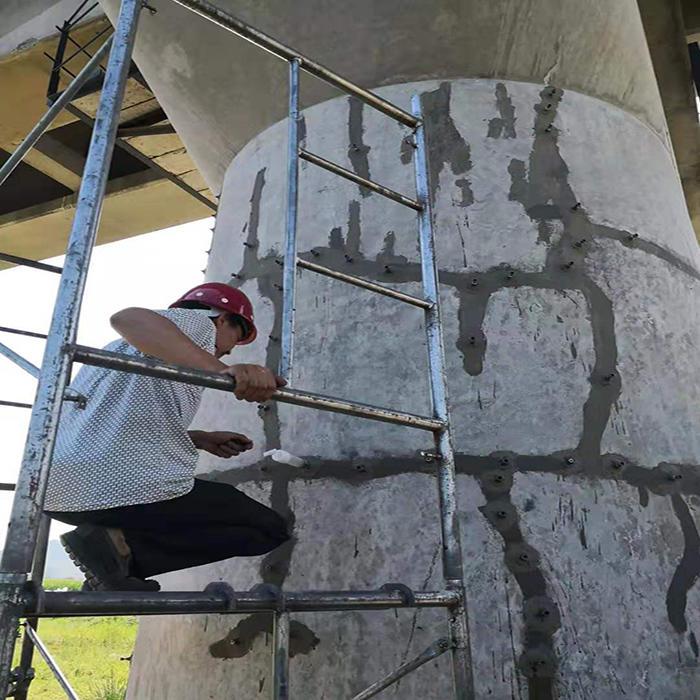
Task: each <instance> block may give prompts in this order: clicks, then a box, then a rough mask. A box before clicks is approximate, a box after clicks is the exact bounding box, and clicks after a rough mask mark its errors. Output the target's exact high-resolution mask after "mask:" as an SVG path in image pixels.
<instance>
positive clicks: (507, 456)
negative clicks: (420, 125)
mask: <svg viewBox="0 0 700 700" xmlns="http://www.w3.org/2000/svg"><path fill="white" fill-rule="evenodd" d="M116 4H117V3H116V2H111V1H110V2H106V3H105V5H106V8H107V10H108V12H112V11H113V10H114V7H115V6H116ZM155 4H156V6H157V9H158V14H157V15H155V16H153V17H144V21H143V23H142V30H141V35H140V38H139V41H140V43H139V44H138V45H137V49H136V59H137V62H138V64H139V67H140V68H141V70H142V71H143V73H144V75H145V76H146V79H147V80H148V81H149V84H150V85H151V87H152V88H153V89H154V91H155V92H156V94H157V95H158V98H159V100H160V102H161V104H162V105H163V106H164V108H165V109H166V111H167V112H168V115H169V117H170V118H171V120H172V122H173V123H174V124H175V125H176V127H177V128H178V132H179V133H180V134H181V136H182V137H183V139H184V141H185V142H186V144H187V147H188V150H189V152H190V153H191V154H192V155H193V157H194V158H195V159H196V160H197V163H198V166H199V167H200V168H201V169H202V170H203V171H204V172H205V173H207V174H208V178H209V180H210V185H211V186H212V187H213V188H215V190H216V191H221V199H220V209H219V214H218V217H217V223H216V230H215V234H214V240H213V245H212V250H211V256H210V262H209V267H208V270H207V278H208V279H215V280H222V281H231V282H232V283H234V284H236V285H240V286H241V288H242V289H243V290H244V291H245V292H246V293H248V294H249V295H250V296H251V297H252V298H253V300H254V303H255V304H256V309H257V316H258V318H259V320H260V328H261V333H260V340H259V342H258V344H257V346H252V347H250V348H245V349H244V350H242V351H241V352H240V353H238V352H237V353H236V354H237V358H236V361H261V360H264V361H265V362H267V363H268V364H269V366H275V364H276V363H277V361H278V359H279V342H278V338H279V324H280V320H281V293H280V290H279V288H278V286H277V285H279V284H280V279H281V274H280V272H281V271H280V267H279V266H278V265H277V262H276V261H277V260H278V259H279V258H281V253H282V237H283V231H284V210H285V206H284V202H285V172H286V160H285V159H286V124H285V122H284V121H283V120H282V121H279V120H280V119H282V117H283V110H284V103H285V99H284V92H283V85H284V77H285V75H286V72H285V71H284V70H283V69H284V66H278V67H277V69H276V70H277V72H274V70H275V69H272V68H269V65H268V63H266V61H267V60H268V59H267V58H265V57H262V58H260V59H256V60H259V63H251V62H250V61H251V60H252V59H248V57H250V56H252V55H253V54H251V53H249V51H251V47H248V46H242V45H241V43H240V42H238V41H237V40H236V39H234V38H232V37H230V36H226V35H225V34H223V33H221V32H220V30H216V29H215V28H213V27H209V26H208V25H206V24H204V23H203V22H200V21H199V20H196V19H193V18H192V17H191V16H190V15H188V14H186V13H185V11H184V10H182V8H178V7H175V6H173V5H172V4H171V3H166V2H158V3H155ZM221 4H222V6H226V7H227V8H229V9H231V11H232V12H235V13H237V14H240V16H241V17H243V18H244V19H246V20H247V21H250V22H251V23H253V24H256V25H257V26H260V27H261V28H263V29H265V30H267V31H269V32H270V33H272V34H274V35H276V36H278V37H280V38H282V39H284V40H285V41H286V42H288V43H289V44H292V45H297V46H298V47H299V48H300V49H301V50H303V51H304V52H305V53H307V54H309V55H311V56H313V57H315V58H317V59H318V60H320V61H322V62H324V63H326V64H328V65H330V66H332V67H334V68H335V69H337V70H339V71H341V72H344V73H346V74H348V76H349V77H351V78H354V79H356V80H358V81H359V82H361V83H362V84H364V85H366V86H368V87H374V86H379V87H378V92H379V93H380V94H381V95H382V96H383V97H386V98H387V99H390V100H392V101H394V102H395V103H396V104H398V105H399V106H401V107H403V108H408V105H409V101H410V97H411V95H412V94H414V93H418V94H420V95H421V96H422V103H423V107H424V110H425V113H426V129H427V134H428V139H429V145H430V166H431V178H432V192H431V195H432V198H433V204H434V208H435V220H436V235H437V239H438V256H439V265H440V279H441V286H442V303H443V318H444V323H445V342H446V349H447V360H448V365H449V378H450V395H451V411H452V420H453V423H454V426H455V441H456V444H455V448H456V451H457V455H458V456H457V466H458V472H459V476H458V480H459V491H460V493H459V496H460V516H461V524H462V528H463V543H464V553H465V575H466V578H467V590H468V596H469V605H470V611H471V634H472V652H473V656H474V675H475V678H476V690H477V697H478V698H479V699H482V698H483V699H485V698H497V699H499V700H500V699H503V700H506V699H507V698H522V699H524V698H531V699H535V698H537V699H538V700H542V699H545V700H546V699H548V698H567V699H583V698H596V700H599V699H600V700H603V699H605V700H607V699H608V698H611V699H612V698H622V697H630V698H635V699H637V698H638V699H640V700H641V699H646V698H649V699H651V698H660V697H664V698H674V699H682V700H691V698H695V697H696V696H697V687H698V682H699V680H700V678H699V675H698V655H699V652H698V641H697V635H698V634H700V613H699V612H698V598H697V595H698V594H697V590H696V589H695V588H694V587H693V584H694V583H695V581H696V579H697V577H698V575H700V535H699V534H698V529H697V517H698V516H697V513H696V511H697V509H698V507H700V501H698V496H699V495H700V476H699V474H698V463H699V462H700V436H699V434H698V431H697V426H698V418H700V415H699V412H700V409H699V408H698V407H699V406H700V379H699V378H698V377H699V376H700V374H699V373H698V369H699V366H698V359H697V358H698V355H697V347H698V345H700V323H699V322H700V312H699V311H698V310H699V309H700V281H699V280H700V272H699V269H700V268H699V262H700V258H699V255H698V248H697V243H696V240H695V237H694V234H693V229H692V226H691V222H690V219H689V216H688V211H687V207H686V203H685V200H684V197H683V190H682V187H681V182H680V179H679V175H678V170H677V167H676V163H675V160H674V157H673V153H672V150H671V146H670V140H669V137H668V133H667V129H666V122H665V119H664V114H663V108H662V105H661V101H660V99H659V95H658V89H657V85H656V80H655V77H654V72H653V69H652V65H651V61H650V59H649V53H648V49H647V45H646V41H645V36H644V32H643V28H642V23H641V20H640V17H639V11H638V8H637V5H636V3H635V2H633V1H632V0H596V1H595V2H588V3H580V2H577V1H575V0H561V1H560V2H557V3H551V2H547V1H545V0H527V1H522V0H519V1H518V2H516V1H515V0H497V1H496V2H489V3H483V2H481V0H469V2H462V3H459V4H458V5H459V6H458V7H457V4H455V3H451V2H447V1H442V0H440V1H439V2H430V3H428V2H425V3H424V2H418V3H410V7H407V5H406V3H397V2H386V3H384V2H383V3H375V2H372V1H371V0H359V1H358V2H355V3H352V8H351V9H348V7H347V6H346V5H345V4H343V3H336V2H304V3H293V4H292V3H290V4H287V3H284V4H281V3H274V2H255V3H253V2H243V3H233V2H226V3H221ZM162 56H167V57H171V59H172V60H170V59H168V60H161V57H162ZM175 59H177V60H175ZM244 59H245V60H244ZM268 69H269V71H271V72H268ZM246 73H247V74H249V75H246ZM251 75H252V76H257V78H256V81H254V82H253V84H251V82H250V80H246V78H247V77H250V76H251ZM261 76H262V77H261ZM315 90H316V88H309V92H307V91H306V90H305V93H304V94H305V95H307V96H308V101H307V102H306V103H305V105H306V108H305V109H304V112H303V128H304V130H305V146H306V148H308V149H309V150H311V151H313V152H315V153H318V154H320V155H322V156H324V157H326V158H329V159H331V160H333V161H335V162H337V163H339V164H341V165H343V166H344V167H347V168H350V169H352V170H354V171H355V172H357V173H359V174H360V175H362V176H364V177H371V178H372V179H374V180H375V181H378V182H381V183H383V184H385V185H387V186H389V187H391V188H393V189H396V190H399V191H401V192H404V193H406V194H409V195H410V194H412V193H413V192H414V189H413V187H414V186H413V167H412V163H411V158H412V149H411V148H410V145H409V144H408V142H407V140H406V138H405V137H406V136H407V135H408V132H407V131H406V130H405V129H403V128H402V127H399V126H396V125H394V124H393V123H392V122H390V121H389V120H387V119H386V118H385V117H383V116H382V115H381V114H378V113H375V112H374V111H372V110H371V109H369V108H367V107H364V106H363V105H362V104H361V103H359V102H357V101H355V100H353V99H349V98H347V97H342V96H341V97H332V96H330V95H328V94H326V93H321V92H315ZM245 91H247V92H245ZM256 119H257V120H258V121H257V122H256ZM256 123H257V124H258V126H255V124H256ZM300 192H301V194H300V214H299V221H300V225H299V232H300V240H299V250H300V254H301V255H302V257H306V258H308V259H313V260H317V261H319V262H320V263H322V264H323V265H326V266H329V267H334V268H337V269H340V270H342V271H344V272H349V273H351V274H357V275H361V276H364V277H367V278H370V279H373V280H377V281H379V282H382V283H383V284H390V285H395V286H396V288H398V289H401V290H405V291H407V292H411V293H417V292H418V291H419V280H420V271H419V266H418V256H417V246H416V240H417V239H416V231H417V228H416V220H415V216H414V213H413V212H411V211H409V210H404V209H403V208H401V207H399V206H398V205H396V204H394V203H392V202H389V201H387V200H385V199H383V198H381V197H379V196H378V195H376V194H372V193H370V192H368V191H366V190H364V189H362V188H359V187H357V186H355V185H353V184H351V183H348V182H345V181H341V180H338V179H336V178H333V176H331V175H330V174H328V173H326V172H325V171H322V170H319V169H317V168H314V166H312V165H310V164H305V165H303V166H302V169H301V180H300ZM421 320H422V319H421V315H420V313H419V312H417V311H416V310H415V309H411V308H404V307H403V306H400V305H397V304H396V303H395V302H393V301H392V300H389V299H385V298H378V297H373V296H369V295H368V294H367V293H366V292H365V291H363V290H359V289H356V288H352V287H347V286H343V285H341V284H340V283H338V282H336V281H332V280H328V279H326V278H321V277H317V276H314V275H313V274H312V273H310V272H304V273H303V274H301V275H300V279H299V282H298V302H297V335H296V343H297V346H296V347H297V358H296V367H295V371H294V375H293V383H294V385H295V386H297V387H299V388H303V389H305V390H309V391H317V392H321V393H328V394H333V395H337V396H341V397H345V398H353V399H357V400H361V401H365V402H369V403H376V404H381V405H386V406H393V407H397V408H400V409H402V410H406V411H414V412H425V411H426V410H428V396H429V394H428V390H427V367H426V357H425V348H424V342H423V333H422V326H421ZM196 426H197V427H204V428H209V429H225V428H228V429H236V430H241V431H242V432H246V433H248V434H249V435H250V436H251V437H252V438H253V439H254V440H255V442H256V448H255V450H254V451H253V452H252V453H250V454H248V455H246V457H245V458H242V459H241V461H240V462H239V464H238V465H236V466H235V467H232V466H231V464H229V463H228V462H226V461H224V460H219V459H216V458H214V457H210V458H203V459H202V463H201V472H202V475H203V476H206V477H207V478H210V479H214V480H218V481H222V482H227V483H234V484H237V485H239V486H240V488H242V489H243V490H245V491H246V492H247V493H249V494H251V495H253V496H254V497H257V498H259V499H261V500H263V501H265V502H268V503H270V504H271V505H272V506H273V507H274V508H276V509H278V510H279V511H280V512H281V513H283V514H284V515H286V516H287V517H289V518H290V520H292V522H293V523H294V538H293V540H292V541H291V542H290V543H289V544H288V545H285V546H283V547H281V548H280V549H279V550H277V551H275V552H274V553H272V554H270V555H269V556H267V557H264V558H260V559H257V560H256V559H252V560H246V561H243V560H230V561H227V562H221V563H219V564H216V565H212V566H208V567H202V568H200V569H193V570H190V571H187V572H180V573H175V574H171V575H168V576H165V577H163V584H164V585H166V586H167V587H170V588H178V589H192V588H193V587H194V588H201V587H203V586H204V585H205V584H206V583H208V582H209V581H212V580H218V579H221V580H225V581H227V582H229V583H231V584H232V585H233V586H234V587H235V588H242V589H245V588H248V587H250V586H251V585H253V584H254V583H256V582H258V581H260V580H261V579H262V580H264V581H267V582H270V583H275V584H277V585H281V586H284V587H285V588H288V589H290V590H294V589H311V588H318V589H322V588H329V589H339V588H350V587H355V588H365V587H375V586H378V585H381V584H382V583H385V582H388V581H402V582H404V583H406V584H408V585H409V586H412V587H413V588H415V589H417V590H420V589H425V588H436V587H439V586H440V585H441V572H440V542H439V522H438V518H437V492H436V484H435V478H434V476H433V474H432V468H433V467H432V466H431V465H430V464H426V463H425V462H424V461H423V460H422V458H421V457H420V454H419V453H420V450H422V449H426V448H427V447H429V438H427V436H425V435H422V434H420V433H417V432H414V431H411V430H408V429H404V428H398V427H392V426H385V425H381V424H373V423H370V422H365V421H362V420H359V419H352V418H347V417H344V416H338V415H330V414H324V413H317V412H312V411H310V410H306V409H296V408H293V407H289V406H282V405H280V406H277V405H272V406H270V407H268V408H266V409H265V410H260V411H256V410H255V408H254V407H251V406H248V405H239V404H238V403H237V402H236V401H235V400H234V399H233V398H232V397H230V396H226V395H223V394H220V393H215V392H210V393H207V394H206V395H205V400H204V402H203V406H202V409H201V411H200V413H199V415H198V417H197V420H196ZM272 449H281V450H285V451H287V452H289V453H291V454H292V455H295V456H299V457H301V458H302V460H303V462H304V465H305V466H303V467H297V466H293V465H291V464H286V463H282V462H279V461H274V460H273V459H272V458H271V457H269V456H265V454H264V453H265V452H267V451H269V450H272ZM443 633H444V617H443V616H442V615H441V614H440V613H436V612H430V611H420V612H417V613H412V612H408V611H407V612H398V613H393V612H377V613H337V614H304V615H295V616H294V618H293V623H292V650H293V659H292V664H291V667H292V693H293V696H294V697H297V698H309V699H312V698H313V699H314V700H320V699H321V698H325V699H326V700H336V699H339V698H348V697H351V696H352V695H353V694H354V693H356V692H358V691H359V690H361V689H362V688H363V687H364V686H366V685H368V684H369V683H370V682H372V681H374V680H376V679H377V678H379V677H380V676H382V675H383V674H384V673H386V672H388V671H390V670H392V669H393V668H395V667H397V666H398V665H400V664H401V663H402V662H403V661H405V660H406V659H407V658H410V657H412V656H414V655H416V654H417V653H419V652H420V651H421V650H422V649H424V648H425V647H427V646H428V645H429V644H430V643H431V642H432V641H434V640H435V639H436V638H437V637H438V636H441V635H442V634H443ZM270 642H271V639H270V620H269V619H268V618H267V617H266V616H242V617H233V616H232V617H208V618H204V617H197V618H185V619H182V618H163V619H152V620H147V621H143V622H142V626H141V629H140V633H139V639H138V643H137V647H136V651H135V655H134V665H133V672H132V677H131V681H130V690H129V697H130V698H133V699H135V700H150V699H153V700H155V699H156V698H157V699H161V698H168V700H181V699H182V700H184V699H185V698H188V699H189V698H193V697H196V698H220V697H235V698H241V699H245V700H249V699H253V698H257V697H265V695H266V694H267V693H268V692H269V690H270V682H271V673H270V660H269V656H270ZM450 681H451V675H450V672H449V663H448V659H447V658H446V657H442V658H440V659H439V660H437V661H436V662H435V663H431V664H429V665H428V666H426V667H424V668H423V669H421V670H420V671H418V672H417V673H415V674H413V675H412V676H409V677H407V678H406V679H404V680H402V681H401V683H400V684H399V685H398V687H396V688H394V689H392V690H389V691H386V693H385V696H386V697H394V698H431V699H433V698H434V699H436V700H437V698H447V697H449V691H450ZM383 697H384V696H383Z"/></svg>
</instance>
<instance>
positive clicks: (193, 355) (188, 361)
mask: <svg viewBox="0 0 700 700" xmlns="http://www.w3.org/2000/svg"><path fill="white" fill-rule="evenodd" d="M109 322H110V323H111V324H112V328H114V330H115V331H117V333H119V335H121V337H122V338H124V340H126V341H127V342H128V343H129V344H130V345H133V346H134V347H135V348H136V349H137V350H140V351H141V352H142V353H144V355H150V356H151V357H157V358H158V359H159V360H163V362H170V363H172V364H174V365H183V366H185V367H193V368H194V369H202V370H205V371H207V372H222V371H224V370H226V369H228V365H225V364H224V363H223V362H221V361H219V360H217V359H216V358H215V357H214V356H213V355H211V354H210V353H208V352H207V351H206V350H204V349H203V348H200V347H199V345H197V344H196V343H193V342H192V341H191V340H190V339H189V338H188V337H187V336H186V335H185V334H184V333H183V332H182V331H181V330H180V329H179V328H178V327H177V326H176V325H175V324H174V323H173V322H172V321H170V320H168V319H167V318H165V317H163V316H161V315H160V314H157V313H156V312H155V311H151V310H149V309H139V308H136V307H131V308H128V309H122V310H121V311H117V313H116V314H114V315H113V316H112V317H111V318H110V319H109Z"/></svg>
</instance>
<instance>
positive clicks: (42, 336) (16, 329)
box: [0, 326, 47, 340]
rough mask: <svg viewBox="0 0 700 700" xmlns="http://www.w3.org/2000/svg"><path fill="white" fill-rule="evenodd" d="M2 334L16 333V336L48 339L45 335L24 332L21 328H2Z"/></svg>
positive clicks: (0, 331) (0, 327) (0, 329)
mask: <svg viewBox="0 0 700 700" xmlns="http://www.w3.org/2000/svg"><path fill="white" fill-rule="evenodd" d="M0 333H14V334H15V335H28V336H29V337H30V338H43V339H44V340H45V339H46V337H47V336H46V335H45V334H44V333H34V332H33V331H22V330H20V329H19V328H10V327H8V326H0Z"/></svg>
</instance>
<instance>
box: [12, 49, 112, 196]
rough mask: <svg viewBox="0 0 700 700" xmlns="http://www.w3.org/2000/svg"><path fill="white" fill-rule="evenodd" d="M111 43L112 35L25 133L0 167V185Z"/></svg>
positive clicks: (89, 74)
mask: <svg viewBox="0 0 700 700" xmlns="http://www.w3.org/2000/svg"><path fill="white" fill-rule="evenodd" d="M111 44H112V37H110V38H109V39H107V41H105V43H104V44H102V46H100V48H99V49H98V50H97V51H96V53H95V55H94V56H93V57H92V58H91V59H90V60H89V61H88V62H87V63H86V64H85V66H84V68H83V69H82V70H81V71H80V73H78V75H77V76H76V77H75V79H74V80H72V81H71V83H70V84H69V85H68V87H67V88H66V89H65V90H64V91H63V92H62V93H61V96H60V97H59V98H58V99H57V100H56V101H55V102H54V103H53V104H52V105H51V106H50V107H49V108H48V109H47V110H46V113H45V114H44V116H43V117H42V118H41V119H40V120H39V121H38V122H37V124H36V126H35V127H34V128H33V129H32V130H31V131H30V132H29V133H28V134H27V136H26V137H25V139H24V141H22V143H21V144H20V145H19V146H17V148H16V149H15V150H14V152H13V153H12V155H11V156H10V157H9V158H8V159H7V161H6V162H5V163H4V165H3V166H2V167H1V168H0V185H2V184H3V183H4V182H5V180H7V178H8V177H10V175H11V174H12V172H13V171H14V169H15V168H16V167H17V166H18V165H19V164H20V163H21V162H22V159H23V158H24V156H25V155H27V153H28V151H29V150H30V149H31V148H32V147H33V146H34V144H36V142H37V141H38V140H39V139H40V138H41V135H42V134H43V133H44V132H45V131H46V129H48V128H49V126H51V123H52V122H53V120H54V119H55V118H56V117H57V116H58V115H59V113H60V112H61V110H62V109H63V108H64V107H65V106H66V105H67V104H68V103H69V102H70V101H71V100H72V99H73V98H74V97H75V95H76V93H77V92H78V90H80V88H81V87H82V85H83V83H84V82H85V81H86V80H87V79H88V78H89V77H90V76H91V75H92V74H93V72H94V71H95V68H96V67H97V66H98V65H99V63H100V61H101V60H102V59H103V58H104V57H105V56H106V55H107V52H108V50H109V47H110V46H111Z"/></svg>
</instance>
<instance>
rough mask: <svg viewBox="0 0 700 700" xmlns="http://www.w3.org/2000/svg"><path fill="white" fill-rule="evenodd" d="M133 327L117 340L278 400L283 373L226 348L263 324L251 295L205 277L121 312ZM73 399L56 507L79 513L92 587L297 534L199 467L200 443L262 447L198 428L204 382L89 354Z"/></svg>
mask: <svg viewBox="0 0 700 700" xmlns="http://www.w3.org/2000/svg"><path fill="white" fill-rule="evenodd" d="M110 321H111V324H112V327H113V328H114V329H115V330H116V331H117V332H118V333H119V334H120V335H121V336H122V338H121V339H120V340H116V341H114V342H112V343H110V344H109V345H107V346H106V348H105V349H106V350H110V351H113V352H118V353H120V354H123V355H131V356H134V357H140V358H143V357H151V358H157V359H159V360H162V361H164V362H169V363H173V364H177V365H182V366H185V367H193V368H195V369H199V370H206V371H209V372H221V373H222V374H228V375H231V376H232V377H234V378H235V380H236V388H235V395H236V398H238V399H241V400H243V401H252V402H256V403H260V402H264V401H267V400H269V399H270V398H271V397H272V395H273V394H274V392H275V391H276V390H277V388H278V387H280V386H283V385H284V381H283V380H282V379H280V378H279V377H276V376H275V375H274V374H273V373H272V372H271V371H270V370H268V369H266V368H265V367H260V366H258V365H246V364H240V365H231V366H229V365H226V364H224V363H223V362H221V360H220V359H219V358H221V357H223V356H224V355H227V354H228V353H229V352H231V350H233V348H235V347H236V346H237V345H246V344H248V343H252V342H253V340H255V337H256V335H257V330H256V328H255V322H254V319H253V308H252V305H251V303H250V300H249V299H248V297H246V295H245V294H243V293H242V292H241V291H239V290H237V289H234V288H233V287H229V286H228V285H226V284H220V283H206V284H201V285H199V286H197V287H195V288H194V289H191V290H190V291H189V292H187V293H186V294H184V295H183V296H182V297H180V299H178V300H177V301H176V302H175V303H174V304H172V305H171V307H170V308H169V309H168V310H166V311H150V310H148V309H141V308H128V309H124V310H123V311H119V312H117V313H116V314H114V315H113V316H112V317H111V319H110ZM71 386H72V387H73V388H74V389H75V390H76V391H78V392H80V393H81V394H83V395H84V396H85V397H86V398H87V405H86V406H85V408H82V409H81V408H79V407H77V406H76V405H75V404H74V403H64V405H63V408H62V415H61V421H60V426H59V431H58V434H57V438H56V445H55V449H54V455H53V463H52V466H51V471H50V474H49V480H48V486H47V494H46V501H45V510H46V513H47V514H48V515H49V516H50V517H51V518H55V519H56V520H60V521H61V522H64V523H68V524H70V525H77V526H78V527H77V529H75V530H72V531H71V532H68V533H66V534H64V535H63V536H62V537H61V542H62V544H63V546H64V548H65V549H66V551H67V552H68V554H69V555H70V557H71V559H73V561H74V562H75V564H76V565H77V566H78V567H79V568H80V569H81V570H82V571H83V573H84V574H85V578H86V582H85V585H84V588H85V589H88V590H149V591H156V590H159V588H160V586H159V584H158V583H157V582H156V581H153V580H147V579H148V578H149V577H150V576H154V575H156V574H160V573H164V572H167V571H175V570H177V569H184V568H188V567H191V566H198V565H200V564H206V563H209V562H213V561H218V560H221V559H228V558H230V557H235V556H254V555H260V554H265V553H267V552H269V551H270V550H272V549H274V548H275V547H277V546H279V545H280V544H282V543H283V542H284V541H285V540H287V539H288V538H289V535H288V532H287V524H286V522H285V521H284V519H283V518H282V517H280V516H279V515H278V514H277V513H275V512H274V511H273V510H271V509H270V508H268V507H266V506H264V505H262V504H260V503H258V502H257V501H254V500H253V499H252V498H249V497H248V496H246V495H245V494H243V493H242V492H241V491H239V490H237V489H236V488H234V487H233V486H230V485H227V484H223V483H215V482H212V481H206V480H204V479H195V478H194V471H195V467H196V464H197V457H198V454H197V450H204V451H206V452H210V453H211V454H213V455H216V456H217V457H222V458H229V457H235V456H237V455H239V454H240V453H241V452H245V451H246V450H249V449H251V447H253V443H252V442H251V441H250V440H249V439H248V438H247V437H246V436H245V435H241V434H239V433H233V432H228V431H215V432H205V431H201V430H188V427H189V425H190V422H191V421H192V419H193V417H194V415H195V413H196V411H197V407H198V406H199V402H200V399H201V396H202V392H203V388H202V387H199V386H194V385H191V384H182V383H180V382H173V381H169V380H165V379H156V378H153V377H147V376H143V375H138V374H131V373H125V372H115V371H114V370H108V369H103V368H100V367H93V366H85V367H83V368H82V369H81V370H80V371H79V372H78V375H77V376H76V379H75V381H74V382H73V383H72V384H71Z"/></svg>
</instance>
